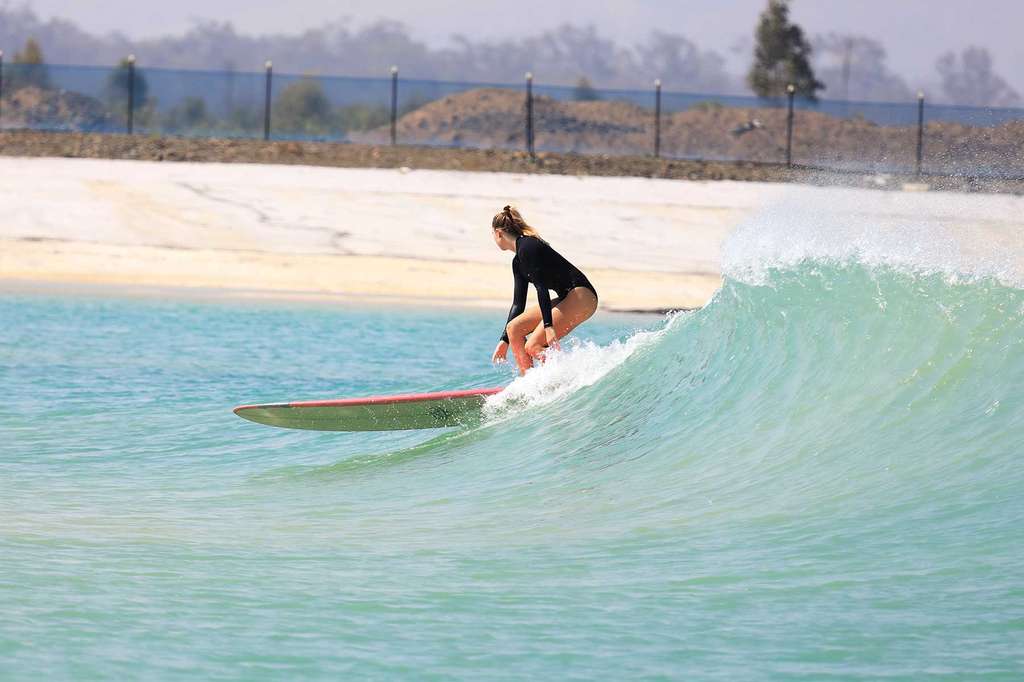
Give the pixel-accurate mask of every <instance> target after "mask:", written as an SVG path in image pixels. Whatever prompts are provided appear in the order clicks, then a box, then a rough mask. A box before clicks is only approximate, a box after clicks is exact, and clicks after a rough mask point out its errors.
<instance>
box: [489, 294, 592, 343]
mask: <svg viewBox="0 0 1024 682" xmlns="http://www.w3.org/2000/svg"><path fill="white" fill-rule="evenodd" d="M596 310H597V296H595V295H594V292H593V291H591V290H590V289H588V288H586V287H576V288H575V289H573V290H572V291H570V292H569V293H568V294H566V295H565V298H563V299H561V300H560V301H558V302H557V303H555V305H554V306H553V307H552V308H551V323H552V326H553V327H554V328H555V336H556V337H557V338H559V339H561V338H563V337H564V336H565V335H567V334H568V333H569V332H571V331H572V330H573V329H575V328H576V327H578V326H580V325H581V324H583V323H584V322H586V321H587V320H588V319H590V316H591V315H593V314H594V312H595V311H596ZM538 312H539V311H538ZM516 319H518V318H516ZM509 338H511V336H510V337H509ZM546 347H547V339H546V338H545V335H544V321H543V320H540V321H539V322H538V323H537V326H536V327H534V329H533V333H531V334H530V340H529V341H527V342H526V353H527V355H529V356H530V357H531V358H537V359H538V360H541V361H543V360H544V349H545V348H546Z"/></svg>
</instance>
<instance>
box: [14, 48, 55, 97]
mask: <svg viewBox="0 0 1024 682" xmlns="http://www.w3.org/2000/svg"><path fill="white" fill-rule="evenodd" d="M11 61H12V67H11V69H10V71H9V75H8V77H7V81H8V86H9V87H10V90H11V91H12V92H13V91H15V90H20V89H21V88H27V87H29V86H34V87H37V88H41V89H43V90H48V89H49V88H50V73H49V70H48V69H47V68H46V60H45V59H44V58H43V50H42V48H41V47H39V43H38V42H36V39H35V38H29V39H28V40H27V41H26V42H25V47H24V48H23V49H22V50H21V52H16V53H15V54H14V59H12V60H11Z"/></svg>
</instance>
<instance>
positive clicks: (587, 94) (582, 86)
mask: <svg viewBox="0 0 1024 682" xmlns="http://www.w3.org/2000/svg"><path fill="white" fill-rule="evenodd" d="M572 98H573V99H574V100H576V101H577V102H596V101H597V100H599V99H601V95H599V94H597V90H595V89H594V86H593V85H592V84H591V83H590V80H589V79H588V78H587V77H586V76H583V77H582V78H580V79H579V80H578V81H576V87H575V88H573V90H572Z"/></svg>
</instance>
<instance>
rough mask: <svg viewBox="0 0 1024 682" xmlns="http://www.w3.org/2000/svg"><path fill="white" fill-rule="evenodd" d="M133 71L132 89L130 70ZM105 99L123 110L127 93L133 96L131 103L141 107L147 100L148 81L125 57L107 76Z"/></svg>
mask: <svg viewBox="0 0 1024 682" xmlns="http://www.w3.org/2000/svg"><path fill="white" fill-rule="evenodd" d="M133 70H134V72H135V76H134V78H135V82H134V91H132V87H133V84H132V71H133ZM106 91H107V101H108V102H109V103H110V105H111V106H112V107H115V108H118V109H119V110H123V109H124V108H125V107H127V106H128V97H129V94H131V95H132V97H133V98H134V99H133V101H132V105H133V107H134V108H135V109H141V108H142V107H143V106H145V105H146V103H147V102H148V100H149V83H148V82H147V81H146V77H145V76H144V75H143V74H142V71H140V70H139V69H133V68H132V66H131V63H130V62H129V61H128V60H127V59H122V60H121V61H120V62H119V63H118V65H117V66H116V67H115V68H114V71H113V72H112V73H111V74H110V76H108V77H107V87H106Z"/></svg>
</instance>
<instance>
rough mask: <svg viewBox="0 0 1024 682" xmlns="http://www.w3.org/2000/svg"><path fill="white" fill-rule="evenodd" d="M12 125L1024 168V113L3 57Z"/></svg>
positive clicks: (840, 164) (1, 114)
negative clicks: (10, 60) (37, 61)
mask: <svg viewBox="0 0 1024 682" xmlns="http://www.w3.org/2000/svg"><path fill="white" fill-rule="evenodd" d="M0 128H3V129H33V130H57V131H86V132H102V133H133V134H145V135H179V136H200V137H235V138H261V137H266V138H268V139H276V140H321V141H332V142H363V143H372V144H389V143H390V144H395V143H397V144H413V145H434V146H451V147H468V148H503V149H523V150H528V151H529V152H530V153H535V152H536V153H540V152H544V151H558V152H575V153H581V154H614V155H657V156H661V157H664V158H678V159H684V158H685V159H708V160H731V161H763V162H783V163H787V162H788V163H794V164H801V165H810V166H819V167H826V168H832V169H839V170H855V171H876V172H923V173H936V174H960V175H972V176H985V177H993V176H994V177H1022V176H1024V109H993V108H981V107H964V106H947V105H935V104H931V103H929V102H927V100H926V99H925V98H924V96H923V94H922V95H921V96H920V98H919V99H916V100H914V101H911V102H902V103H884V102H846V101H835V100H820V101H817V102H811V101H807V100H804V99H800V98H795V97H788V98H787V97H782V98H780V99H778V100H765V99H760V98H757V97H742V96H734V95H716V94H704V93H679V92H663V91H662V90H661V88H660V85H657V86H656V85H655V81H652V85H651V87H650V88H646V89H637V90H604V89H594V88H591V87H588V86H585V85H581V86H577V87H568V86H551V85H543V84H540V83H536V82H534V81H533V79H532V78H529V79H527V80H526V81H524V82H523V83H520V84H508V83H457V82H445V81H430V80H414V79H400V78H399V72H398V70H397V69H396V68H393V69H392V71H391V72H390V73H388V74H387V75H386V76H383V77H381V78H350V77H342V76H322V75H315V74H305V75H303V74H279V73H276V72H274V71H273V69H272V65H271V64H270V62H268V63H267V64H266V65H265V69H264V70H262V71H248V72H245V71H228V70H224V71H192V70H176V69H160V68H148V67H145V66H144V65H142V64H138V63H135V62H134V59H126V60H125V61H124V62H122V64H120V65H118V66H116V67H94V66H71V65H28V64H10V63H3V62H2V57H0Z"/></svg>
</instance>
